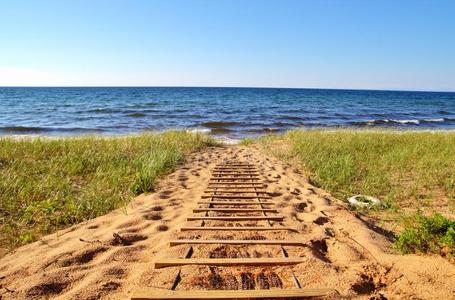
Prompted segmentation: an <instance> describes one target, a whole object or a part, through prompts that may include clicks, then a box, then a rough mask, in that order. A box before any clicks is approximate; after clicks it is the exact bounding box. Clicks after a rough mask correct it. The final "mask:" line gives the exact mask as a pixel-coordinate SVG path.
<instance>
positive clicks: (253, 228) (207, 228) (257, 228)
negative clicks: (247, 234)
mask: <svg viewBox="0 0 455 300" xmlns="http://www.w3.org/2000/svg"><path fill="white" fill-rule="evenodd" d="M192 230H203V231H211V230H213V231H218V230H220V231H226V230H227V231H231V230H232V231H247V230H248V231H273V230H287V231H294V232H298V230H297V229H296V228H292V227H282V226H277V227H270V226H263V227H260V226H243V227H242V226H224V227H223V226H187V227H181V228H180V231H192Z"/></svg>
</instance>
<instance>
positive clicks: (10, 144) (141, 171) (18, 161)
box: [0, 132, 212, 247]
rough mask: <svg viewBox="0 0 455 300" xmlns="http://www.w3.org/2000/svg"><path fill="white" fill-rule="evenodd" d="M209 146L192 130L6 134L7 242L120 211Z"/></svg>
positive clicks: (1, 174)
mask: <svg viewBox="0 0 455 300" xmlns="http://www.w3.org/2000/svg"><path fill="white" fill-rule="evenodd" d="M210 143H212V140H211V139H210V138H208V137H206V136H203V135H199V134H190V133H185V132H166V133H161V134H143V135H137V136H127V137H109V138H100V137H98V138H97V137H79V138H64V139H55V140H51V139H23V140H17V139H11V138H3V139H0V221H1V224H0V238H1V239H0V242H1V243H3V245H8V246H9V247H14V246H17V245H20V244H24V243H28V242H31V241H34V240H36V239H37V238H38V237H40V236H41V235H43V234H47V233H50V232H53V231H56V230H58V229H60V228H63V227H65V226H68V225H71V224H75V223H78V222H81V221H83V220H87V219H91V218H95V217H97V216H100V215H103V214H105V213H107V212H109V211H110V210H113V209H116V208H119V207H121V206H123V205H125V204H127V203H128V202H129V201H130V200H131V198H132V197H133V196H134V195H137V194H140V193H143V192H149V191H152V190H153V189H154V186H155V183H156V180H157V178H159V177H160V176H161V175H163V174H166V173H169V172H171V171H172V170H173V169H174V168H175V167H176V166H177V164H178V163H179V162H181V161H182V160H184V158H185V156H186V155H188V154H189V153H191V152H193V151H197V150H199V149H201V148H203V147H204V146H206V145H208V144H210Z"/></svg>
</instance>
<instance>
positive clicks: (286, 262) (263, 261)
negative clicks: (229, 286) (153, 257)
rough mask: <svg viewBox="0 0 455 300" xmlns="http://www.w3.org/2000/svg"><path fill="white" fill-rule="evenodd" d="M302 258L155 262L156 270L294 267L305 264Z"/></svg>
mask: <svg viewBox="0 0 455 300" xmlns="http://www.w3.org/2000/svg"><path fill="white" fill-rule="evenodd" d="M305 260H306V259H304V258H302V257H292V258H290V257H279V258H270V257H261V258H188V259H185V258H169V259H160V260H159V261H157V262H155V269H159V268H164V267H173V266H185V265H209V266H229V265H246V266H258V265H292V264H299V263H302V262H304V261H305Z"/></svg>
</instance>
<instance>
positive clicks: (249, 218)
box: [187, 216, 284, 221]
mask: <svg viewBox="0 0 455 300" xmlns="http://www.w3.org/2000/svg"><path fill="white" fill-rule="evenodd" d="M283 219H284V217H283V216H244V217H238V216H232V217H204V216H201V217H188V218H187V220H188V221H197V220H207V221H209V220H219V221H255V220H283Z"/></svg>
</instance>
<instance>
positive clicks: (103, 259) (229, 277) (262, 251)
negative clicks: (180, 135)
mask: <svg viewBox="0 0 455 300" xmlns="http://www.w3.org/2000/svg"><path fill="white" fill-rule="evenodd" d="M226 158H228V159H241V160H247V161H250V162H251V163H253V164H256V165H257V166H258V167H259V170H260V174H261V175H260V177H261V179H262V181H264V182H266V183H267V184H268V187H267V191H268V192H269V193H270V195H271V196H273V200H274V202H276V203H277V207H278V208H279V209H280V214H282V215H284V216H285V217H286V218H285V220H284V222H283V223H282V225H284V226H292V227H295V228H298V230H299V232H298V233H291V232H284V233H283V232H280V233H277V232H263V231H261V232H259V231H258V232H250V233H248V234H250V235H251V234H255V235H260V236H261V237H265V238H268V239H299V240H301V241H303V242H304V243H305V245H306V246H305V247H293V246H289V247H285V248H286V251H287V252H288V254H289V256H291V257H295V256H298V257H303V258H304V262H303V263H301V264H298V265H295V266H293V267H292V268H282V267H268V268H261V267H241V266H239V267H229V268H228V267H217V268H209V267H206V266H198V267H194V266H192V267H183V268H182V278H183V280H182V282H181V283H180V284H179V286H178V289H197V288H201V289H210V288H235V287H239V284H240V286H241V284H242V281H241V280H239V278H241V277H242V276H243V275H242V274H244V273H251V274H252V276H253V277H254V278H257V276H258V275H259V277H260V278H263V277H264V276H265V277H267V278H268V280H269V285H272V286H271V287H274V286H273V284H276V285H277V286H276V287H279V285H281V286H282V287H284V288H288V287H293V284H294V283H293V281H292V280H291V277H290V274H289V270H290V269H292V270H293V271H294V273H295V274H296V276H297V277H298V279H299V281H300V283H301V285H302V287H309V288H317V287H331V288H335V289H337V290H338V291H339V292H340V294H341V295H343V296H345V297H364V298H366V299H369V298H370V297H372V296H375V297H378V299H380V298H379V297H380V296H381V295H382V296H385V297H387V298H391V299H393V298H409V297H411V296H416V297H417V298H424V299H437V298H443V297H445V298H447V299H450V298H454V297H455V288H454V287H455V267H454V266H453V265H452V264H450V263H449V262H447V261H446V260H444V259H442V258H440V257H436V256H426V257H423V256H417V255H407V256H401V255H396V254H394V251H393V249H392V247H391V243H390V241H389V239H388V238H387V235H385V234H382V233H381V232H380V231H379V230H376V229H375V228H374V227H372V226H371V225H369V224H368V223H367V222H366V221H363V220H361V219H360V218H358V217H356V216H354V214H352V213H351V212H349V211H348V210H347V209H346V208H345V206H344V205H343V204H342V203H341V202H339V201H338V200H336V199H334V198H332V197H331V196H330V195H329V194H328V193H326V192H325V191H323V190H320V189H317V188H315V187H314V186H311V185H310V184H309V183H308V181H307V179H306V178H305V176H304V175H303V174H301V172H300V171H299V170H297V169H296V168H294V167H292V166H288V165H283V164H282V163H280V162H279V161H277V160H276V159H274V158H269V157H266V156H264V154H262V153H261V152H259V151H258V150H257V149H255V148H254V147H249V148H243V147H240V146H235V147H234V146H232V147H226V148H212V149H208V150H207V151H205V152H203V153H199V154H197V155H194V156H193V157H191V158H190V159H189V160H188V162H187V163H186V164H185V165H184V166H182V167H181V168H180V169H179V170H177V171H176V172H174V173H173V174H171V175H170V176H168V177H167V178H166V179H164V180H162V181H161V183H160V187H159V189H158V191H157V192H156V193H153V194H150V195H142V196H140V197H137V198H136V199H135V200H134V201H132V202H131V204H130V205H129V206H128V207H127V208H125V209H121V210H117V211H114V212H112V213H110V214H108V215H105V216H102V217H99V218H97V219H94V220H91V221H89V222H85V223H82V224H78V225H76V226H73V227H71V228H69V229H66V230H62V231H60V232H58V233H56V234H52V235H49V236H46V237H45V238H43V239H42V240H41V241H39V242H36V243H33V244H30V245H27V246H24V247H21V248H19V249H17V250H16V251H15V252H13V253H11V254H8V255H7V256H5V257H3V258H2V259H1V260H0V295H1V297H2V298H3V299H45V298H55V299H100V298H106V299H125V298H128V297H130V296H131V294H132V292H133V291H134V290H136V289H138V288H140V287H160V288H163V287H164V288H170V286H171V285H172V283H173V281H174V278H175V274H176V272H177V270H178V268H177V267H170V268H164V269H159V270H155V269H154V268H153V263H154V262H155V260H159V259H160V258H166V257H167V258H168V257H183V256H184V255H185V252H186V251H187V248H188V246H185V245H181V246H174V247H169V241H170V240H174V239H177V238H185V239H187V238H202V239H208V238H219V237H220V233H214V232H202V231H190V232H180V231H179V228H180V227H183V226H197V225H199V223H198V222H196V221H195V222H187V221H186V217H188V216H190V215H193V213H192V209H193V208H195V207H197V204H196V202H197V201H200V200H201V196H202V194H203V191H204V190H205V189H206V187H207V184H208V181H209V179H210V177H211V173H212V169H213V168H214V166H215V165H216V164H217V163H219V162H221V161H222V160H223V159H226ZM259 222H261V221H259ZM262 222H265V221H262ZM209 224H210V225H221V224H219V222H217V221H213V222H212V223H207V224H206V225H209ZM257 224H260V223H258V222H256V223H255V224H254V225H257ZM114 233H117V234H119V235H120V236H121V239H119V238H115V237H114V236H113V234H114ZM224 234H228V235H230V238H233V239H238V238H245V235H246V234H245V232H228V233H224ZM250 238H251V236H250ZM193 248H194V250H195V251H194V255H193V257H209V256H212V257H213V255H215V256H216V255H218V253H223V255H228V256H234V257H242V256H250V257H259V256H262V257H280V251H281V249H280V247H279V246H264V245H253V246H247V247H246V246H234V245H232V246H221V248H220V245H196V246H194V247H193ZM226 253H227V254H226ZM214 276H216V277H217V278H222V279H223V280H222V282H223V286H220V283H219V282H218V281H217V280H215V281H214V280H213V277H214ZM275 277H278V278H279V280H278V279H277V280H273V278H275ZM271 278H272V279H271ZM236 282H237V283H236ZM272 282H275V283H272ZM277 282H278V283H277ZM280 282H281V283H280ZM260 285H261V284H258V286H256V288H261V286H260Z"/></svg>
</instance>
